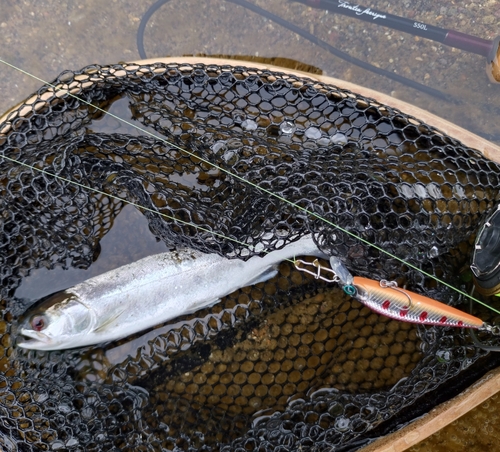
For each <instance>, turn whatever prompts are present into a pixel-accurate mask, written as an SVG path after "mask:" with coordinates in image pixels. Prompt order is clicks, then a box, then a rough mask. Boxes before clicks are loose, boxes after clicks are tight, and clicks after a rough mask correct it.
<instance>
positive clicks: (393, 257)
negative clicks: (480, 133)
mask: <svg viewBox="0 0 500 452" xmlns="http://www.w3.org/2000/svg"><path fill="white" fill-rule="evenodd" d="M0 62H1V63H3V64H5V65H7V66H9V67H11V68H12V69H15V70H17V71H19V72H21V73H23V74H25V75H28V76H29V77H32V78H34V79H35V80H38V81H40V82H42V83H43V84H45V85H47V86H50V87H51V88H53V89H54V90H56V91H57V90H58V91H65V89H64V88H58V87H57V86H56V85H53V84H51V83H49V82H46V81H45V80H43V79H41V78H39V77H37V76H36V75H33V74H30V73H29V72H27V71H25V70H23V69H21V68H18V67H17V66H15V65H13V64H11V63H9V62H7V61H5V60H3V59H1V58H0ZM137 66H140V65H139V64H137ZM65 94H67V95H69V96H71V97H73V98H75V99H77V100H78V101H80V102H82V103H84V104H86V105H88V106H90V107H92V108H95V109H96V110H98V111H101V112H102V113H104V114H106V115H109V116H111V117H112V118H114V119H117V120H118V121H121V122H123V123H124V124H127V125H129V126H131V127H134V128H135V129H137V130H139V131H141V132H142V133H144V134H147V135H149V136H151V137H153V138H155V139H158V140H159V141H161V142H163V143H165V144H167V145H168V146H171V147H173V148H175V149H177V150H179V151H181V152H184V153H186V154H188V155H189V156H191V157H195V158H196V159H198V160H199V161H201V162H203V163H206V164H208V165H210V166H212V167H213V168H216V169H217V170H219V171H221V172H224V173H226V174H228V175H229V176H231V177H234V178H235V179H237V180H239V181H241V182H244V183H246V184H249V185H250V186H252V187H254V188H256V189H258V190H260V191H261V192H263V193H266V194H268V195H270V196H272V197H274V198H276V199H278V200H280V201H282V202H284V203H286V204H288V205H290V206H292V207H294V208H296V209H298V210H300V211H302V212H304V213H306V214H308V215H310V216H312V217H314V218H317V219H318V220H320V221H323V222H324V223H325V224H328V225H329V226H332V227H334V228H335V229H337V230H339V231H341V232H343V233H345V234H347V235H349V236H351V237H353V238H355V239H356V240H358V241H360V242H362V243H364V244H365V245H368V246H370V247H372V248H374V249H376V250H378V251H380V252H381V253H383V254H385V255H386V256H389V257H391V258H392V259H395V260H397V261H398V262H401V263H402V264H404V265H407V266H408V267H410V268H412V269H413V270H416V271H417V272H419V273H421V274H422V275H424V276H427V277H428V278H431V279H433V280H434V281H436V282H438V283H440V284H442V285H444V286H446V287H448V288H449V289H452V290H454V291H455V292H457V293H458V294H460V295H462V296H465V297H466V298H470V299H472V300H474V301H475V302H476V303H479V304H481V305H483V306H485V307H487V308H489V309H491V310H492V311H494V312H496V313H497V314H500V311H498V310H496V309H495V308H493V307H491V306H489V305H488V304H486V303H484V302H482V301H481V300H478V299H476V298H474V297H472V296H471V295H469V294H468V293H467V292H464V291H462V290H460V289H458V288H456V287H454V286H452V285H451V284H449V283H447V282H446V281H441V280H440V279H439V278H438V277H436V276H434V275H432V274H430V273H428V272H426V271H424V270H422V269H420V268H418V267H417V266H416V265H413V264H411V263H410V262H407V261H405V260H404V259H402V258H400V257H398V256H396V255H394V254H392V253H390V252H389V251H387V250H384V249H383V248H381V247H379V246H378V245H375V244H374V243H371V242H369V241H368V240H366V239H364V238H362V237H360V236H358V235H357V234H355V233H353V232H351V231H348V230H347V229H344V228H343V227H341V226H339V225H337V224H335V223H333V222H332V221H329V220H327V219H326V218H323V217H321V216H320V215H318V214H317V213H315V212H312V211H310V210H308V209H306V208H305V207H301V206H299V205H297V204H295V203H293V202H292V201H289V200H287V199H286V198H283V197H282V196H280V195H277V194H276V193H273V192H272V191H270V190H267V189H265V188H262V187H260V186H259V185H257V184H255V183H253V182H250V181H248V180H246V179H245V178H243V177H241V176H238V175H237V174H233V173H231V172H230V171H229V170H226V169H224V168H222V167H220V166H218V165H216V164H214V163H212V162H210V161H208V160H206V159H204V158H202V157H200V156H198V155H196V154H195V153H193V152H191V151H188V150H187V149H183V148H181V147H180V146H178V145H176V144H175V143H171V142H169V141H168V140H167V139H165V138H164V137H161V136H159V135H156V134H154V133H153V132H150V131H149V130H146V129H143V128H142V127H141V126H139V125H137V124H134V123H132V122H130V121H127V120H126V119H123V118H120V117H119V116H117V115H115V114H113V113H110V112H108V111H106V110H104V109H103V108H100V107H98V106H96V105H93V104H92V103H90V102H88V101H86V100H84V99H81V98H79V97H78V96H77V95H75V94H72V93H71V92H69V90H66V92H65ZM2 157H4V158H7V159H9V160H11V161H12V162H16V163H20V164H22V165H24V166H29V167H31V168H32V169H34V170H36V171H42V170H41V169H40V168H36V167H34V166H30V165H28V164H26V163H23V162H18V161H17V160H16V159H12V158H10V157H6V156H5V155H3V154H2ZM49 174H50V173H49ZM68 182H69V183H71V182H72V181H70V180H68ZM91 189H92V188H91ZM104 194H105V195H108V194H107V193H104ZM117 199H119V200H121V201H123V202H125V203H130V204H133V203H131V202H130V201H128V200H124V199H121V198H117ZM136 206H137V207H139V208H142V209H144V207H142V206H138V205H136ZM151 211H152V212H155V213H160V212H156V211H154V210H151ZM173 219H174V220H175V221H179V220H177V219H176V218H173ZM188 224H189V223H188ZM194 226H195V227H198V226H197V225H194ZM208 232H211V233H213V231H208ZM222 237H224V236H222ZM224 238H226V237H224ZM226 239H230V238H229V237H227V238H226ZM244 245H245V246H248V244H244Z"/></svg>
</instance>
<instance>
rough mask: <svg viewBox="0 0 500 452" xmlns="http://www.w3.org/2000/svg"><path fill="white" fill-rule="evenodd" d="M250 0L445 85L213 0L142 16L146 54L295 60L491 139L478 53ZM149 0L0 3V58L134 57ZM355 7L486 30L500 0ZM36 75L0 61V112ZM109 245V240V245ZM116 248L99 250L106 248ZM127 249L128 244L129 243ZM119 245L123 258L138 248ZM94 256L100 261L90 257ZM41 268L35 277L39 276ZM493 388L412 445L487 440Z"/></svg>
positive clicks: (48, 74) (69, 62)
mask: <svg viewBox="0 0 500 452" xmlns="http://www.w3.org/2000/svg"><path fill="white" fill-rule="evenodd" d="M255 4H257V5H259V6H261V7H263V8H266V9H268V10H270V11H272V12H274V13H275V14H277V15H279V16H281V17H283V18H285V19H287V20H289V21H291V22H293V23H294V24H296V25H298V26H300V27H302V28H305V29H306V30H308V31H309V32H311V33H313V34H315V35H316V36H318V37H320V38H321V39H323V40H325V41H327V42H328V43H329V44H331V45H333V46H335V47H337V48H339V49H340V50H343V51H345V52H347V53H349V54H350V55H351V56H354V57H357V58H359V59H361V60H364V61H367V62H370V63H371V64H373V65H375V66H377V67H380V68H384V69H386V70H388V71H391V72H396V73H398V74H400V75H403V76H405V77H409V78H411V79H413V80H416V81H418V82H420V83H423V84H426V85H428V86H430V87H432V88H435V89H438V90H440V91H443V92H444V93H446V94H448V95H450V96H452V97H453V98H454V99H455V101H453V102H451V101H442V100H440V99H437V98H435V97H432V96H429V95H428V94H424V93H421V92H418V91H415V90H413V89H410V88H407V87H406V86H404V85H402V84H400V83H396V82H394V81H391V80H389V79H387V78H385V77H380V76H376V75H374V74H372V73H370V72H367V71H365V70H362V69H360V68H358V67H356V66H353V65H352V64H350V63H347V62H345V61H343V60H340V59H338V58H336V57H334V56H332V55H331V54H329V53H328V52H326V51H325V50H323V49H321V48H319V47H317V46H315V45H314V44H311V43H310V42H308V41H306V40H304V39H303V38H301V37H299V36H297V35H296V34H294V33H292V32H290V31H288V30H285V29H283V28H282V27H280V26H279V25H277V24H275V23H273V22H271V21H270V20H268V19H266V18H264V17H261V16H258V15H256V14H254V13H251V12H249V11H247V10H244V9H243V8H241V7H239V6H236V5H234V4H232V3H229V2H224V1H221V0H207V1H204V2H198V1H194V0H189V1H188V0H187V1H182V2H181V1H180V0H174V1H171V2H169V3H167V4H166V5H165V6H163V7H162V8H161V9H160V10H159V11H158V12H157V13H156V14H155V15H154V17H153V18H152V19H151V20H150V22H149V24H148V26H147V29H146V33H145V49H146V52H147V56H148V57H149V58H151V57H155V56H177V55H193V54H195V55H197V54H205V55H231V56H235V55H236V56H241V57H242V58H244V59H249V58H255V57H257V58H278V60H277V61H276V63H277V64H280V63H286V61H287V60H286V59H291V60H295V61H298V62H299V63H300V64H299V65H298V66H296V65H295V63H292V65H294V67H298V68H299V69H302V70H304V69H307V68H311V67H312V68H317V69H318V70H320V71H321V72H322V73H323V74H326V75H330V76H333V77H337V78H341V79H345V80H348V81H351V82H354V83H357V84H359V85H363V86H366V87H369V88H372V89H376V90H379V91H382V92H385V93H389V94H391V95H393V96H395V97H397V98H400V99H402V100H405V101H406V102H409V103H411V104H414V105H417V106H419V107H421V108H424V109H427V110H429V111H431V112H432V113H435V114H437V115H439V116H442V117H444V118H446V119H448V120H450V121H452V122H455V123H457V124H459V125H460V126H462V127H464V128H466V129H468V130H471V131H473V132H474V133H477V134H479V135H483V136H485V137H486V138H488V139H492V140H493V141H495V142H497V143H500V134H499V133H498V131H497V127H496V124H497V121H496V116H497V113H498V110H499V108H500V105H499V104H500V102H499V100H500V85H496V84H492V83H490V81H489V79H488V78H487V76H486V70H485V67H486V60H485V58H484V57H481V56H478V55H473V54H467V53H465V52H462V51H459V50H455V49H451V48H449V47H445V46H442V45H441V44H438V43H434V42H430V41H426V40H424V39H421V38H416V37H413V36H410V35H408V34H405V33H402V32H398V31H393V30H389V29H386V28H383V27H378V26H376V25H372V24H366V23H364V22H360V21H356V20H354V19H351V18H347V17H344V16H340V15H334V14H331V13H326V12H325V11H323V10H317V9H312V8H309V7H306V6H304V5H302V4H299V3H294V2H290V1H285V0H281V1H272V2H264V1H258V2H255ZM149 5H150V3H149V2H133V1H128V0H127V1H110V2H98V1H95V0H91V1H85V2H69V3H68V4H62V3H61V2H59V1H55V0H41V1H40V0H37V1H35V0H32V1H22V2H14V1H9V0H8V1H6V2H4V3H3V5H2V10H1V13H0V36H1V37H2V43H3V49H2V53H1V58H2V59H3V60H5V61H7V62H8V63H10V64H12V65H15V66H17V67H19V68H21V69H22V70H24V71H26V72H29V73H31V74H34V75H36V76H37V77H39V78H40V79H43V80H47V81H50V80H52V79H54V78H55V77H56V76H57V75H58V74H59V73H60V72H61V71H62V70H64V69H78V68H81V67H83V66H85V65H88V64H92V63H100V64H108V63H112V62H118V61H131V60H137V59H139V54H138V52H137V46H136V31H137V27H138V25H139V21H140V18H141V17H142V15H143V14H144V12H145V10H146V9H147V8H148V6H149ZM365 6H369V7H373V8H376V9H379V10H382V11H387V12H390V13H392V14H396V15H403V16H406V17H409V18H411V19H415V20H418V21H420V22H426V23H430V24H433V25H437V26H440V27H443V28H449V29H454V30H459V31H461V32H464V33H469V34H472V35H475V36H479V37H482V38H485V39H492V38H494V37H495V36H496V33H497V30H498V28H499V27H498V25H499V24H500V2H497V1H496V0H493V1H484V2H477V1H450V0H432V1H431V0H421V1H420V0H417V1H407V0H405V1H398V2H396V1H392V2H388V1H385V0H384V1H382V0H381V1H372V2H366V3H365ZM41 84H42V82H41V81H40V80H35V79H33V78H31V77H30V76H28V75H25V74H21V73H19V72H18V71H16V70H14V69H12V68H10V67H7V66H6V65H3V64H2V65H0V92H1V93H2V96H1V97H0V112H3V111H5V110H7V109H8V108H10V107H12V106H13V105H14V104H16V103H18V102H20V101H21V100H23V99H24V98H25V97H27V96H28V95H29V94H30V93H31V92H33V91H35V90H36V89H37V88H38V87H39V86H41ZM114 246H116V244H115V245H113V244H109V248H108V249H113V247H114ZM120 253H122V250H119V249H117V250H115V251H114V252H111V253H110V255H113V256H116V255H117V254H120ZM137 253H138V252H137ZM137 258H138V257H137V256H136V253H135V252H132V251H131V252H130V256H129V259H132V260H133V259H137ZM101 263H102V265H106V263H105V261H104V260H101ZM42 279H43V278H42ZM499 399H500V398H499V397H492V398H491V399H490V400H489V401H487V402H485V403H484V404H483V405H481V406H480V407H479V408H477V409H476V410H473V411H472V412H471V413H469V414H468V415H466V416H464V418H463V419H461V420H458V421H456V422H455V423H454V424H452V425H451V426H449V427H447V428H446V429H443V430H442V431H441V432H439V433H438V434H436V435H434V436H433V437H431V438H430V439H429V440H426V441H424V442H423V443H422V444H420V445H419V446H415V447H414V448H413V450H415V451H416V450H442V451H448V450H450V451H462V450H466V449H467V450H472V451H475V450H485V448H486V449H487V450H495V449H494V448H495V446H496V445H497V444H498V431H497V429H496V428H495V423H496V422H495V419H496V417H497V416H498V413H500V400H499Z"/></svg>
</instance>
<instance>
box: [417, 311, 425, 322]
mask: <svg viewBox="0 0 500 452" xmlns="http://www.w3.org/2000/svg"><path fill="white" fill-rule="evenodd" d="M426 318H427V312H425V311H424V312H422V314H420V317H419V320H420V321H421V322H425V319H426Z"/></svg>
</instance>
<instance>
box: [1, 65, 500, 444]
mask: <svg viewBox="0 0 500 452" xmlns="http://www.w3.org/2000/svg"><path fill="white" fill-rule="evenodd" d="M54 85H55V87H56V88H54V87H52V86H43V87H42V88H40V89H39V90H38V92H37V93H35V94H34V95H33V96H31V97H30V98H29V99H27V100H26V101H25V102H24V103H23V104H21V105H20V106H18V107H17V108H16V109H14V110H13V111H12V112H10V113H9V115H8V116H7V119H6V120H5V121H4V123H2V124H0V151H1V153H2V155H3V156H5V157H7V158H2V159H1V160H0V165H1V169H0V190H1V197H0V212H1V215H0V228H1V239H0V279H1V298H2V320H1V322H0V329H1V340H0V344H1V346H0V353H1V357H0V371H1V374H0V445H1V447H2V448H3V450H6V451H17V450H19V451H28V450H71V451H79V450H82V451H111V450H125V451H126V450H130V451H140V450H144V451H146V450H155V451H156V450H183V451H188V450H189V451H190V450H204V451H212V450H225V451H246V450H259V451H286V450H302V451H313V450H314V451H320V450H331V448H332V446H334V447H338V448H342V450H349V449H355V448H356V447H358V446H359V444H362V443H363V442H364V441H366V440H367V439H369V438H370V437H371V435H372V436H376V435H377V434H380V428H381V426H383V425H385V424H386V423H388V422H391V420H392V422H393V423H396V424H397V422H400V419H402V418H400V417H398V416H400V415H401V413H403V412H404V410H405V409H406V410H407V407H408V406H416V405H418V404H419V403H422V400H424V399H425V398H426V396H429V394H434V393H433V391H436V390H442V388H444V387H445V385H446V384H449V382H450V381H452V380H453V379H454V378H455V377H457V376H459V377H460V378H461V379H463V380H464V381H465V380H466V375H467V374H468V372H469V371H470V369H471V368H473V367H474V363H476V362H482V361H481V360H483V361H484V360H485V357H486V358H487V353H486V352H484V351H482V350H479V349H476V348H475V347H474V346H473V345H471V343H470V340H469V339H468V337H467V335H466V334H465V333H464V332H462V331H460V330H457V329H449V328H448V329H447V328H434V327H425V328H424V327H419V328H417V327H416V326H414V325H410V324H405V323H401V322H397V321H394V320H389V319H387V318H384V317H381V316H379V315H377V314H374V313H372V312H371V311H369V310H368V308H366V307H363V306H362V305H360V304H359V303H358V302H356V301H355V300H352V299H350V298H349V297H347V296H346V295H345V294H343V293H342V292H341V290H339V289H338V288H336V287H331V286H329V285H328V284H326V283H324V282H321V281H318V280H314V279H313V278H312V277H309V276H308V275H305V274H303V273H300V272H298V271H297V270H296V269H295V268H294V267H293V266H292V265H291V264H290V263H288V262H285V263H283V264H282V265H281V267H280V273H279V276H277V277H276V278H274V279H272V280H270V281H268V282H266V283H264V284H260V285H258V286H255V287H252V288H243V289H241V290H239V291H237V292H235V293H234V294H232V295H229V296H228V297H226V298H225V299H224V300H223V301H222V303H221V304H220V305H217V306H215V307H213V308H210V309H206V310H203V311H201V312H199V313H196V314H191V315H189V316H185V317H183V318H181V319H176V320H175V321H174V322H171V324H172V325H171V326H166V327H162V328H160V329H157V330H153V331H152V332H150V333H148V334H149V336H147V337H146V340H143V341H142V342H141V345H140V346H135V345H133V344H134V343H133V342H127V341H120V342H119V343H118V344H108V345H103V346H100V347H87V348H85V349H83V350H76V351H75V350H73V351H65V352H54V353H40V352H34V351H25V350H21V349H19V348H16V347H15V329H14V327H13V324H14V321H15V319H16V317H17V315H18V314H19V312H17V311H16V306H17V305H18V303H19V300H17V299H16V297H15V290H16V288H17V287H18V286H19V285H20V283H21V281H22V279H23V278H25V277H26V276H27V275H29V273H30V271H31V270H33V269H35V268H39V267H43V266H45V267H48V268H52V267H54V266H55V265H63V266H75V267H80V268H87V267H88V266H90V265H91V263H92V261H93V258H94V256H95V253H96V250H97V248H98V245H99V240H100V239H101V238H102V237H103V236H104V235H105V234H106V233H107V232H108V231H109V229H110V228H111V226H112V224H113V220H114V218H116V216H117V215H118V214H119V212H120V210H121V209H122V208H123V206H124V202H122V201H120V200H118V199H117V197H119V198H122V199H126V200H128V201H131V202H133V203H135V204H137V205H140V206H142V207H144V209H143V210H142V212H143V213H144V215H145V217H146V218H147V221H148V222H149V228H150V230H151V231H152V232H153V234H155V236H157V237H158V238H160V239H161V240H163V241H164V242H165V243H166V244H167V245H168V246H188V247H191V248H194V249H197V250H201V251H203V252H210V253H214V252H215V253H219V254H221V255H224V256H227V257H231V258H243V259H247V258H248V257H249V256H251V255H252V254H255V253H256V252H259V251H262V250H266V251H271V250H273V249H275V248H276V247H282V246H284V244H286V243H288V242H290V241H292V240H295V239H297V238H299V237H301V236H303V235H305V234H308V233H312V234H313V236H314V238H315V240H316V241H317V243H318V244H319V246H320V248H321V249H322V250H323V251H324V252H326V253H327V254H329V255H332V256H338V257H339V258H340V259H341V260H342V261H343V262H344V263H345V264H346V265H347V266H348V268H349V269H350V271H351V272H353V273H354V274H357V275H362V276H366V277H369V278H375V279H381V278H385V279H389V280H394V279H396V280H398V282H399V283H400V284H405V285H406V287H407V288H408V289H410V290H413V291H416V292H419V293H422V294H425V295H427V296H431V297H434V298H436V299H438V300H441V301H444V302H446V303H449V304H453V303H457V302H458V300H459V297H458V296H457V295H456V294H455V293H454V292H453V291H451V290H450V289H448V288H446V287H445V286H443V285H441V284H437V283H436V282H435V281H434V280H433V279H431V278H429V277H427V276H425V275H423V274H422V273H421V272H419V271H417V270H416V269H415V268H412V267H411V266H409V265H407V264H405V263H403V262H401V261H399V260H397V259H394V258H392V257H390V256H388V255H386V254H384V253H383V252H381V251H380V250H379V249H376V248H373V247H371V246H369V245H368V244H367V242H369V243H372V244H375V245H377V246H378V247H380V248H382V249H383V250H385V251H387V252H390V253H392V254H393V255H396V256H398V257H399V258H401V259H403V260H404V261H406V262H408V263H410V264H412V265H413V266H415V267H416V268H420V269H422V270H425V271H426V272H427V273H429V274H431V275H434V276H436V277H438V278H440V279H442V280H444V281H446V282H448V283H450V284H452V285H454V286H456V287H462V286H461V284H463V283H462V282H461V281H460V279H459V272H460V270H461V269H462V268H463V266H464V265H466V264H467V263H468V260H469V258H470V253H471V248H472V243H473V238H474V232H475V231H476V228H477V225H478V224H479V222H480V221H481V219H482V218H483V217H484V216H485V215H487V214H488V213H489V212H490V211H491V209H492V208H494V207H495V206H496V204H497V203H498V202H499V199H500V193H499V186H500V184H499V174H500V172H499V166H498V165H497V164H496V163H493V162H491V161H489V160H487V159H486V158H484V157H483V156H482V155H481V154H480V153H478V152H477V151H475V150H473V149H470V148H468V147H466V146H464V145H462V144H461V143H460V142H458V141H457V140H455V139H453V138H451V137H449V136H446V135H443V134H442V133H440V132H439V131H437V130H435V129H434V128H433V127H432V126H430V125H427V124H424V123H422V122H420V121H418V120H416V119H414V118H412V117H410V116H408V115H406V114H403V113H401V112H400V111H398V110H395V109H392V108H390V107H387V106H385V105H381V104H379V103H377V102H376V101H373V100H371V99H367V98H364V97H361V96H359V95H356V94H353V93H350V92H348V91H344V90H341V89H338V88H336V87H333V86H328V85H325V84H322V83H319V82H316V81H311V80H309V79H306V78H298V77H296V76H292V75H285V74H281V73H275V72H271V71H267V70H257V69H248V68H244V67H231V66H216V65H209V66H205V65H201V64H196V65H189V64H159V63H156V64H151V65H139V64H124V65H112V66H106V67H102V66H90V67H86V68H84V69H82V70H80V71H76V72H70V71H66V72H64V73H62V74H61V75H60V77H59V78H58V79H57V80H56V81H55V82H54ZM68 92H71V93H72V94H74V95H76V96H78V99H77V98H75V97H72V96H70V95H69V94H68ZM123 100H125V101H126V102H127V103H128V106H129V107H128V108H129V109H130V112H131V116H132V118H133V121H135V123H137V124H139V125H140V126H141V127H142V128H143V129H146V130H147V131H150V132H153V133H154V134H156V135H157V136H156V137H153V136H151V135H148V134H147V133H145V132H143V131H138V130H137V129H135V128H133V127H130V126H123V125H120V124H118V125H116V124H115V123H113V122H112V121H111V120H110V122H109V123H107V125H106V123H105V122H104V123H103V122H102V120H103V119H104V120H106V118H108V116H105V117H104V118H103V113H102V112H101V111H100V110H99V109H97V108H95V107H94V106H97V107H100V108H103V109H112V108H113V104H114V103H115V102H120V101H123ZM87 102H88V103H87ZM89 104H92V105H89ZM103 124H104V125H105V126H104V125H103ZM164 139H166V140H168V142H166V141H164ZM184 150H187V151H188V152H189V153H186V152H184ZM11 159H13V160H15V161H13V160H11ZM16 161H17V162H16ZM18 162H22V163H23V164H25V165H21V164H20V163H18ZM37 169H43V170H44V171H46V172H45V173H42V172H40V171H38V170H37ZM54 175H56V176H58V177H54ZM70 181H72V182H70ZM247 181H249V182H251V183H252V184H249V183H247ZM74 182H77V183H78V184H80V185H75V184H74ZM256 185H258V186H259V187H260V188H257V187H256ZM86 187H91V188H93V189H97V190H98V191H99V192H96V191H92V190H89V189H88V188H86ZM262 189H265V190H268V191H269V192H273V193H275V194H277V195H278V196H279V197H281V198H284V199H286V200H288V201H290V202H291V203H293V204H295V206H294V205H292V204H290V203H287V202H284V201H283V200H282V199H279V198H277V197H274V196H272V195H270V194H269V193H268V192H265V191H263V190H262ZM296 206H300V208H301V209H299V208H297V207H296ZM304 209H307V211H308V212H306V211H305V210H304ZM152 211H154V212H160V213H162V214H164V215H163V216H162V215H159V214H158V213H154V212H152ZM311 213H312V214H311ZM176 220H179V221H176ZM325 220H326V221H325ZM332 223H333V224H335V225H338V226H340V227H341V228H343V229H338V228H337V227H335V226H333V225H332ZM346 231H349V232H351V233H352V234H354V235H356V236H359V237H361V238H362V239H364V240H365V242H363V241H360V240H358V239H357V238H356V237H353V236H352V235H350V234H348V233H347V232H346ZM212 232H213V233H216V234H213V233H212ZM483 315H486V314H485V313H483ZM443 391H444V390H443ZM426 403H427V404H428V403H429V401H428V400H427V402H426ZM426 406H428V405H426ZM398 419H399V420H398ZM377 429H379V430H377ZM377 432H379V433H377Z"/></svg>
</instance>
